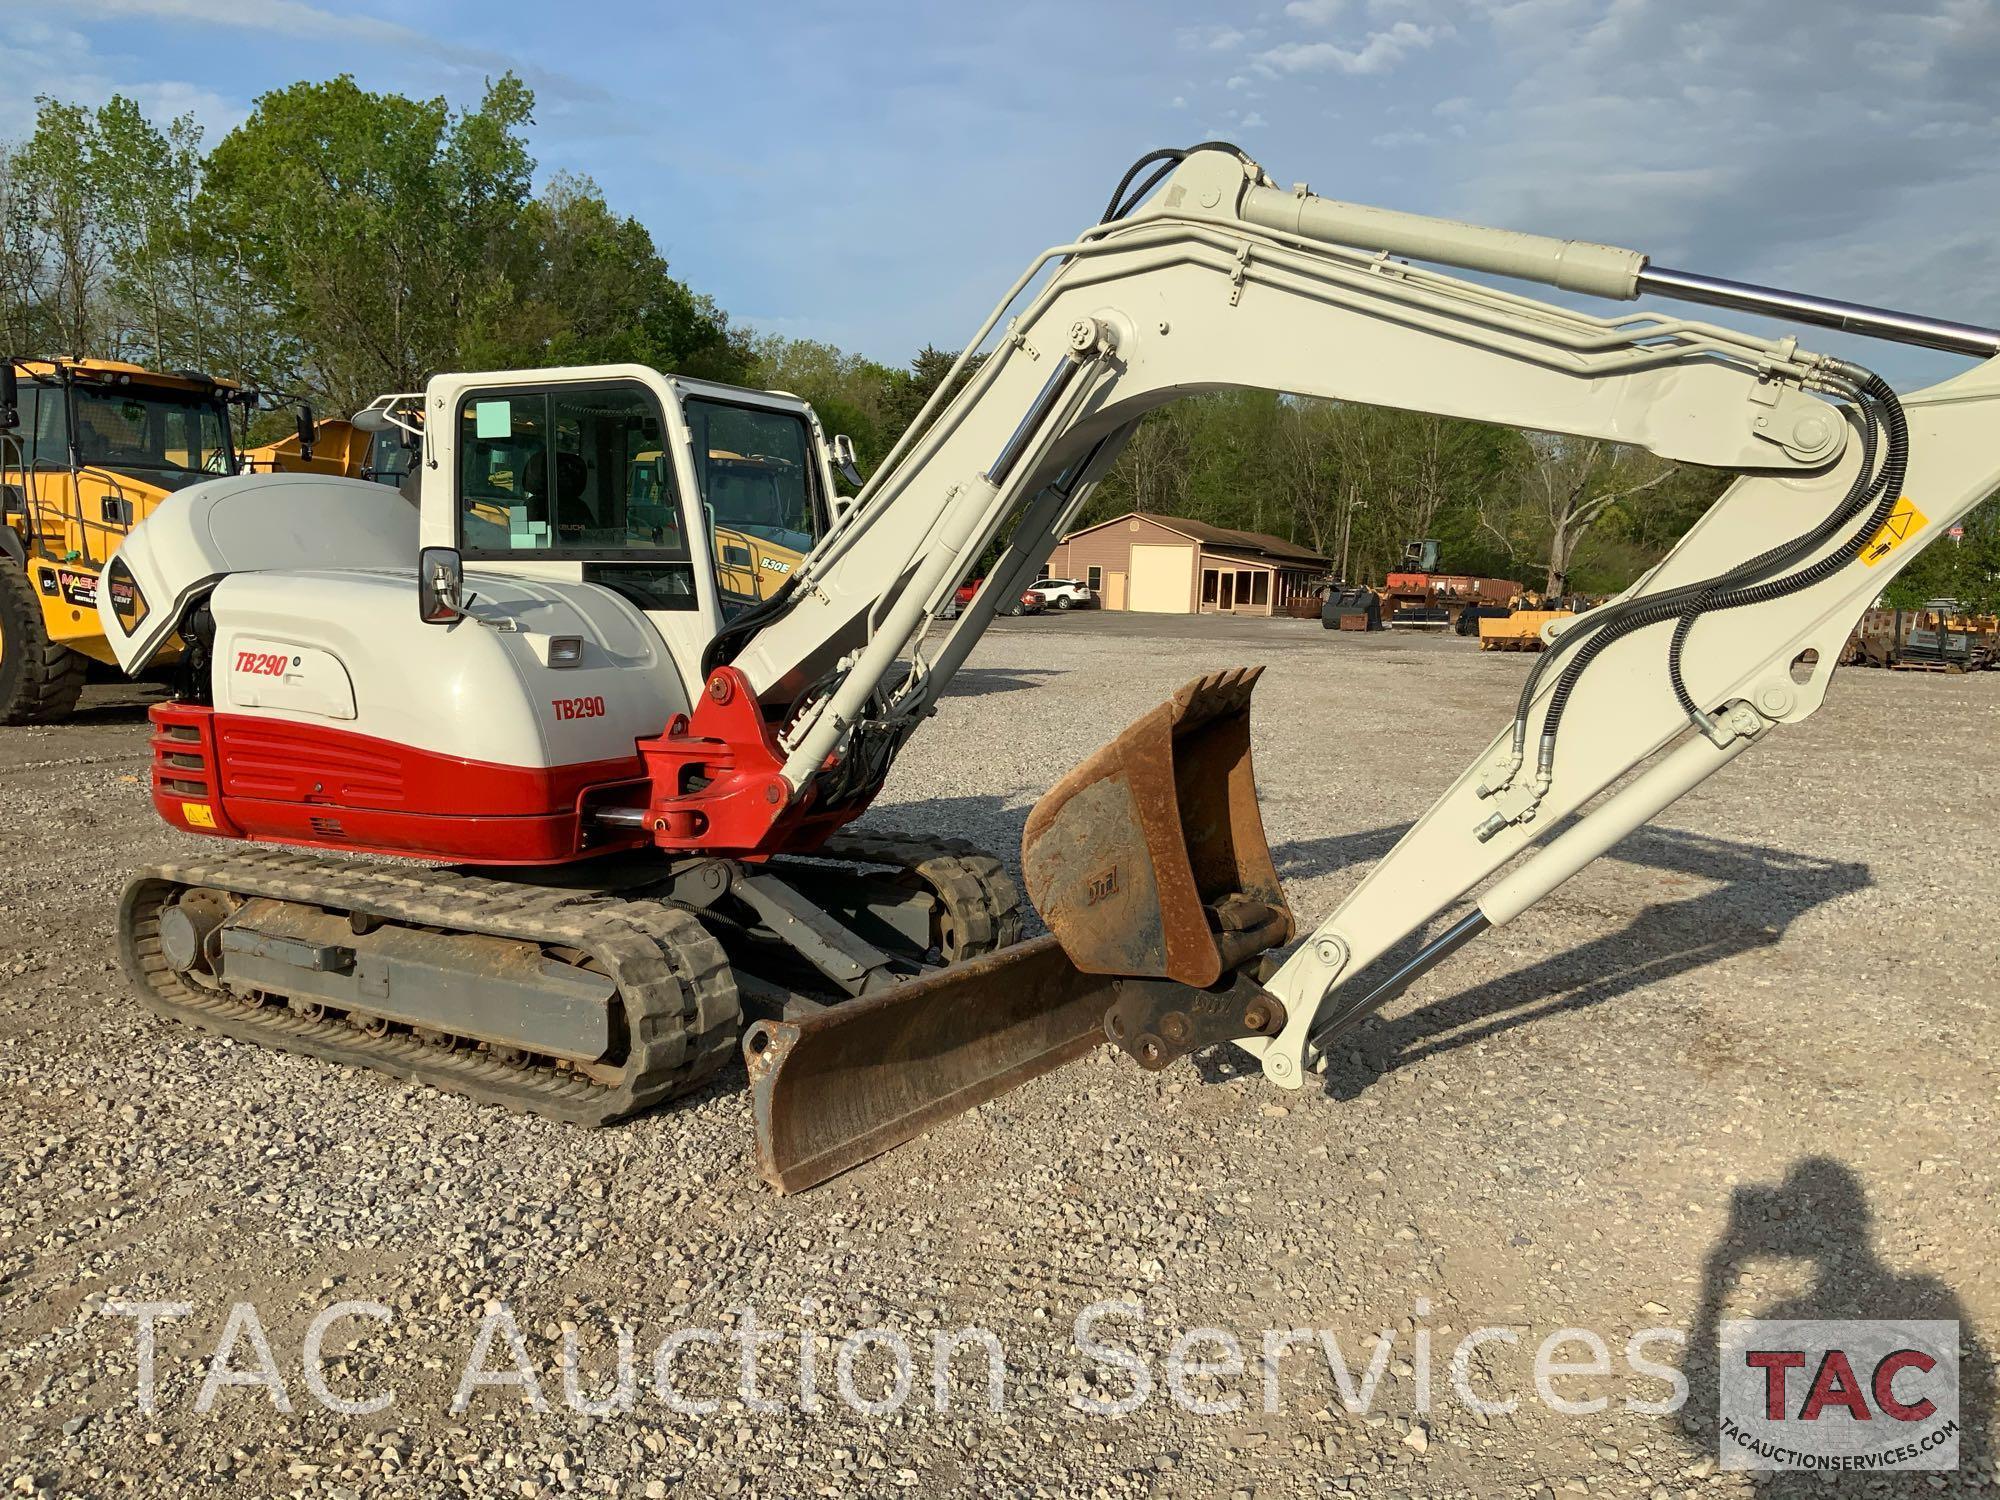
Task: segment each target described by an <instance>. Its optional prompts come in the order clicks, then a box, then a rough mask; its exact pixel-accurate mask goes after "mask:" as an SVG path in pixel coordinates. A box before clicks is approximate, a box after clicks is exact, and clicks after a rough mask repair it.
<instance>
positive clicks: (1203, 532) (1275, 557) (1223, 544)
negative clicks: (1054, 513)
mask: <svg viewBox="0 0 2000 1500" xmlns="http://www.w3.org/2000/svg"><path fill="white" fill-rule="evenodd" d="M1135 517H1136V518H1137V519H1139V520H1141V521H1151V522H1152V523H1153V524H1154V525H1155V526H1164V527H1165V528H1166V529H1167V530H1168V531H1175V532H1179V533H1180V534H1181V535H1182V536H1184V537H1186V538H1187V539H1188V540H1189V541H1192V542H1199V543H1201V544H1202V546H1204V547H1211V548H1214V549H1216V550H1218V551H1224V552H1238V553H1244V554H1247V555H1249V556H1251V557H1261V558H1266V559H1268V560H1270V561H1272V562H1280V563H1293V564H1296V565H1298V566H1300V567H1320V568H1324V567H1327V566H1329V562H1328V560H1327V559H1326V558H1324V557H1321V556H1320V555H1319V554H1318V553H1317V552H1315V551H1313V550H1312V549H1311V548H1310V547H1301V546H1300V545H1299V544H1298V543H1297V542H1288V541H1286V540H1285V539H1284V538H1283V537H1278V536H1269V535H1266V534H1265V533H1264V532H1261V531H1236V530H1233V529H1232V528H1230V527H1228V526H1211V525H1210V524H1209V523H1208V522H1206V521H1190V520H1188V519H1187V518H1186V517H1184V516H1162V515H1156V514H1154V513H1153V512H1152V511H1147V510H1133V511H1127V512H1126V513H1125V514H1124V515H1122V516H1113V517H1112V518H1111V519H1110V520H1109V521H1099V522H1098V523H1097V524H1096V525H1095V526H1085V527H1083V528H1082V529H1081V530H1079V531H1072V532H1071V533H1070V534H1069V535H1068V536H1066V537H1064V538H1063V540H1064V541H1065V542H1068V541H1073V540H1074V539H1075V538H1077V537H1080V536H1082V535H1084V533H1085V532H1091V531H1099V530H1102V529H1103V528H1104V527H1106V526H1114V525H1116V524H1117V523H1118V522H1120V521H1130V520H1132V519H1134V518H1135Z"/></svg>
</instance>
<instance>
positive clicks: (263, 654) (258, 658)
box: [236, 651, 292, 677]
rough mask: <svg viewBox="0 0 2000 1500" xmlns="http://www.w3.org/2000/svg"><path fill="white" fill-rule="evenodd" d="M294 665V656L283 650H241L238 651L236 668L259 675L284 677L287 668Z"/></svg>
mask: <svg viewBox="0 0 2000 1500" xmlns="http://www.w3.org/2000/svg"><path fill="white" fill-rule="evenodd" d="M291 665H292V658H291V657H289V656H287V655H285V654H284V653H283V652H282V651H239V652H237V653H236V670H237V671H239V672H249V673H251V674H252V675H253V676H257V677H283V676H284V675H285V670H286V668H288V667H290V666H291Z"/></svg>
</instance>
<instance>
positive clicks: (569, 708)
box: [549, 698, 605, 719]
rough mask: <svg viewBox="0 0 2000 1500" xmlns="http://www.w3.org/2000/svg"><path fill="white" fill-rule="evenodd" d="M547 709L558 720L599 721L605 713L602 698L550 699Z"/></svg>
mask: <svg viewBox="0 0 2000 1500" xmlns="http://www.w3.org/2000/svg"><path fill="white" fill-rule="evenodd" d="M549 707H550V708H552V709H554V710H555V715H556V717H557V718H558V719H601V718H603V717H604V713H605V709H604V700H603V699H602V698H551V699H550V700H549Z"/></svg>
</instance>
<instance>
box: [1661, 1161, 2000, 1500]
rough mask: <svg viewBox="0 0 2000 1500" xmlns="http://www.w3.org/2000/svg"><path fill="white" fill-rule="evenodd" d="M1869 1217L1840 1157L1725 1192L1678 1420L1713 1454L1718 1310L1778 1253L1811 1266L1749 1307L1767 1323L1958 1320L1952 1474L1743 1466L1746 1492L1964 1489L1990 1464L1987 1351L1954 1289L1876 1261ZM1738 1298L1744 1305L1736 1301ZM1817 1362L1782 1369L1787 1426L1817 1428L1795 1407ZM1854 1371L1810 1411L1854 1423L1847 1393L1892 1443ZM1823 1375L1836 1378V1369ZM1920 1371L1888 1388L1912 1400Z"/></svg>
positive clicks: (1888, 1427) (1889, 1425)
mask: <svg viewBox="0 0 2000 1500" xmlns="http://www.w3.org/2000/svg"><path fill="white" fill-rule="evenodd" d="M1872 1217H1873V1216H1872V1214H1871V1213H1870V1211H1869V1207H1868V1195H1867V1192H1866V1190H1865V1189H1864V1188H1863V1186H1862V1184H1861V1180H1860V1178H1858V1177H1857V1176H1856V1175H1855V1173H1854V1171H1853V1170H1852V1169H1851V1168H1850V1167H1848V1166H1847V1165H1846V1164H1845V1163H1844V1162H1839V1161H1835V1160H1832V1159H1831V1158H1829V1157H1824V1156H1811V1157H1805V1158H1802V1159H1801V1160H1799V1161H1797V1162H1795V1163H1793V1165H1792V1168H1791V1170H1790V1171H1789V1172H1788V1173H1787V1174H1786V1175H1785V1180H1784V1181H1783V1182H1781V1183H1779V1184H1777V1185H1776V1186H1775V1187H1773V1186H1764V1185H1749V1184H1746V1185H1745V1186H1742V1187H1739V1188H1736V1189H1735V1190H1734V1191H1733V1192H1732V1193H1731V1194H1730V1198H1729V1221H1728V1224H1727V1225H1726V1226H1725V1227H1724V1229H1723V1233H1722V1238H1721V1240H1720V1241H1719V1242H1718V1243H1717V1244H1716V1246H1715V1248H1714V1249H1712V1250H1711V1251H1710V1252H1709V1254H1708V1260H1707V1262H1706V1264H1705V1265H1704V1266H1703V1268H1702V1287H1701V1304H1700V1306H1699V1308H1698V1309H1697V1310H1696V1313H1695V1318H1694V1324H1693V1326H1692V1327H1691V1328H1690V1329H1689V1330H1688V1342H1687V1353H1686V1359H1685V1363H1684V1371H1685V1373H1686V1375H1687V1377H1688V1391H1689V1394H1688V1400H1687V1404H1686V1405H1685V1406H1684V1407H1683V1408H1682V1419H1681V1425H1682V1427H1683V1429H1684V1435H1683V1440H1684V1441H1685V1442H1686V1443H1687V1444H1688V1445H1689V1446H1690V1447H1691V1448H1692V1449H1693V1450H1694V1454H1693V1456H1694V1460H1695V1461H1696V1462H1700V1461H1702V1460H1704V1459H1715V1458H1717V1457H1718V1456H1719V1448H1718V1440H1719V1431H1718V1412H1719V1408H1718V1392H1719V1385H1718V1382H1719V1370H1718V1364H1719V1358H1720V1347H1721V1345H1720V1340H1721V1333H1722V1323H1723V1316H1724V1308H1725V1306H1727V1305H1728V1304H1729V1303H1730V1302H1731V1301H1732V1297H1731V1294H1732V1293H1733V1292H1735V1291H1736V1289H1737V1287H1738V1285H1739V1284H1740V1283H1741V1281H1742V1280H1743V1278H1744V1277H1745V1275H1746V1274H1749V1275H1753V1276H1754V1275H1757V1274H1758V1273H1759V1272H1762V1271H1765V1270H1768V1269H1770V1268H1771V1266H1770V1263H1771V1262H1774V1261H1776V1262H1791V1263H1794V1264H1797V1263H1803V1264H1804V1265H1805V1266H1807V1267H1809V1268H1810V1269H1811V1273H1812V1284H1811V1285H1810V1286H1809V1287H1807V1288H1806V1289H1805V1290H1804V1291H1802V1292H1799V1293H1797V1294H1795V1295H1793V1296H1789V1297H1784V1298H1782V1299H1780V1300H1778V1301H1776V1302H1773V1303H1770V1304H1769V1305H1766V1306H1760V1307H1755V1308H1753V1309H1749V1310H1748V1312H1747V1315H1748V1316H1751V1317H1755V1318H1759V1319H1766V1320H1774V1321H1776V1320H1808V1319H1840V1320H1846V1319H1878V1318H1886V1319H1896V1320H1921V1319H1942V1320H1947V1321H1952V1322H1956V1323H1957V1324H1958V1367H1959V1402H1958V1420H1959V1448H1958V1471H1957V1474H1956V1475H1952V1474H1950V1473H1937V1472H1924V1471H1919V1470H1898V1471H1896V1472H1893V1473H1879V1472H1878V1473H1871V1474H1867V1475H1865V1476H1864V1475H1862V1474H1854V1473H1849V1474H1834V1475H1820V1474H1814V1473H1808V1472H1804V1471H1798V1470H1792V1471H1784V1472H1769V1471H1766V1472H1754V1473H1752V1474H1750V1476H1749V1478H1750V1479H1751V1484H1752V1488H1753V1490H1754V1492H1755V1493H1756V1494H1758V1495H1762V1496H1769V1497H1773V1500H1779V1497H1783V1500H1790V1497H1793V1496H1807V1495H1835V1494H1851V1493H1854V1492H1855V1491H1858V1490H1862V1489H1864V1488H1865V1489H1866V1491H1867V1493H1868V1494H1869V1495H1871V1496H1873V1495H1930V1494H1934V1493H1936V1492H1937V1490H1938V1489H1940V1488H1944V1489H1960V1488H1961V1487H1965V1488H1970V1487H1973V1486H1978V1485H1981V1484H1982V1483H1984V1482H1985V1481H1986V1480H1987V1477H1988V1476H1989V1475H1990V1474H1991V1473H1992V1471H1993V1463H1994V1451H1993V1433H1992V1420H1993V1417H1992V1413H1993V1401H1994V1397H1995V1394H1996V1392H1995V1389H1994V1373H1993V1364H1992V1356H1991V1355H1990V1354H1989V1352H1988V1351H1987V1349H1986V1347H1985V1344H1984V1342H1983V1341H1982V1340H1981V1339H1980V1337H1979V1332H1978V1330H1977V1329H1976V1328H1975V1327H1974V1326H1973V1324H1972V1322H1971V1320H1970V1319H1969V1318H1968V1317H1967V1316H1966V1312H1965V1308H1964V1306H1963V1304H1962V1303H1961V1302H1960V1301H1959V1298H1958V1295H1957V1294H1956V1293H1955V1292H1953V1291H1952V1289H1951V1288H1950V1287H1948V1286H1946V1285H1945V1284H1944V1283H1943V1282H1942V1281H1939V1280H1938V1279H1937V1278H1936V1277H1934V1276H1924V1275H1907V1274H1902V1273H1899V1272H1897V1271H1895V1270H1894V1269H1892V1268H1891V1267H1889V1266H1887V1265H1885V1264H1883V1262H1882V1261H1881V1260H1880V1259H1879V1258H1878V1257H1877V1255H1876V1252H1875V1246H1874V1243H1873V1235H1872V1233H1871V1230H1870V1221H1871V1219H1872ZM1737 1306H1739V1307H1741V1306H1743V1304H1742V1303H1741V1301H1740V1300H1739V1301H1738V1302H1737ZM1738 1357H1739V1358H1740V1357H1741V1356H1740V1355H1739V1356H1738ZM1818 1365H1819V1360H1818V1359H1817V1358H1815V1357H1813V1356H1810V1355H1809V1356H1808V1357H1807V1360H1806V1363H1805V1365H1804V1366H1803V1367H1802V1368H1799V1369H1796V1370H1793V1371H1791V1372H1789V1374H1788V1375H1787V1376H1786V1377H1785V1379H1784V1385H1783V1391H1784V1394H1785V1402H1784V1405H1785V1408H1786V1409H1787V1411H1788V1412H1789V1413H1790V1420H1789V1421H1788V1424H1787V1425H1788V1426H1789V1427H1790V1428H1792V1429H1795V1430H1797V1431H1799V1432H1802V1433H1806V1434H1810V1433H1811V1432H1812V1430H1813V1427H1812V1425H1811V1424H1808V1423H1805V1422H1802V1421H1799V1420H1798V1417H1799V1416H1800V1415H1801V1413H1802V1411H1803V1409H1804V1407H1805V1404H1806V1400H1807V1396H1808V1394H1809V1392H1810V1391H1811V1389H1812V1388H1813V1387H1814V1386H1815V1385H1816V1384H1817V1382H1818V1380H1819V1379H1821V1378H1823V1377H1822V1372H1821V1371H1820V1370H1819V1368H1818ZM1853 1370H1854V1374H1855V1377H1856V1385H1857V1387H1858V1389H1856V1390H1854V1391H1851V1392H1841V1393H1840V1396H1841V1399H1839V1400H1837V1401H1834V1402H1830V1403H1828V1404H1827V1406H1826V1408H1825V1410H1824V1411H1823V1412H1822V1414H1821V1415H1819V1416H1818V1417H1817V1418H1816V1419H1815V1421H1816V1422H1818V1423H1823V1424H1825V1425H1826V1426H1827V1427H1828V1428H1832V1427H1835V1426H1849V1427H1851V1426H1852V1424H1854V1423H1856V1422H1857V1421H1858V1414H1857V1412H1856V1408H1855V1406H1854V1405H1853V1404H1851V1403H1854V1402H1856V1401H1858V1400H1861V1399H1866V1400H1867V1402H1868V1407H1869V1409H1871V1410H1873V1411H1874V1412H1875V1414H1874V1415H1872V1416H1870V1417H1869V1419H1868V1421H1869V1432H1868V1435H1869V1438H1870V1439H1871V1446H1879V1447H1881V1448H1889V1447H1892V1446H1895V1441H1894V1431H1895V1429H1896V1428H1897V1426H1898V1424H1897V1423H1896V1422H1895V1421H1894V1420H1893V1419H1892V1418H1891V1417H1889V1416H1888V1415H1887V1414H1886V1413H1885V1412H1883V1411H1881V1410H1880V1409H1879V1407H1880V1403H1879V1402H1877V1401H1876V1400H1875V1399H1874V1395H1873V1391H1872V1389H1871V1387H1872V1385H1873V1381H1872V1380H1871V1369H1870V1368H1868V1367H1866V1365H1865V1362H1864V1363H1857V1364H1854V1365H1853ZM1824 1378H1830V1379H1833V1380H1837V1379H1838V1375H1837V1372H1836V1373H1833V1374H1831V1375H1830V1376H1828V1377H1824ZM1920 1378H1921V1377H1920V1376H1916V1375H1906V1376H1905V1377H1903V1379H1901V1380H1896V1381H1892V1382H1891V1385H1890V1394H1891V1395H1896V1394H1897V1393H1899V1392H1900V1393H1901V1396H1902V1397H1907V1398H1909V1399H1911V1400H1915V1399H1918V1397H1919V1391H1918V1389H1917V1388H1916V1383H1915V1382H1916V1381H1917V1380H1918V1379H1920ZM1757 1379H1758V1381H1759V1383H1760V1388H1765V1387H1763V1386H1762V1382H1763V1381H1764V1379H1765V1377H1764V1376H1763V1375H1762V1374H1761V1373H1760V1374H1759V1375H1758V1376H1757ZM1766 1389H1768V1388H1766ZM1899 1399H1900V1398H1899ZM1843 1408H1845V1409H1843ZM1878 1433H1883V1434H1886V1435H1885V1436H1883V1437H1882V1439H1881V1441H1880V1442H1879V1444H1878V1443H1876V1442H1875V1441H1874V1439H1875V1438H1876V1436H1877V1434H1878ZM1804 1441H1806V1442H1809V1441H1810V1437H1809V1436H1808V1437H1807V1438H1806V1439H1804ZM1939 1481H1942V1484H1940V1483H1939Z"/></svg>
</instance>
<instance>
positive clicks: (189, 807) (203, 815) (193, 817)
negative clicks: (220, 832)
mask: <svg viewBox="0 0 2000 1500" xmlns="http://www.w3.org/2000/svg"><path fill="white" fill-rule="evenodd" d="M181 816H182V817H184V818H186V819H187V820H188V826H189V827H190V828H213V827H214V826H215V813H214V810H213V809H211V808H210V807H209V805H208V804H207V803H206V802H183V803H182V804H181Z"/></svg>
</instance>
